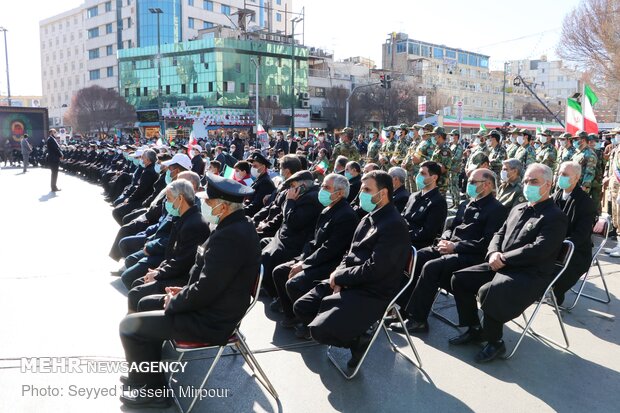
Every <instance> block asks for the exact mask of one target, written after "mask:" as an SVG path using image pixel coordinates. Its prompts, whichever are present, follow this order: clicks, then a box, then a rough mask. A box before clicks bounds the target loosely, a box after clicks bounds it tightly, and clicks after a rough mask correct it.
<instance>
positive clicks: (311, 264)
mask: <svg viewBox="0 0 620 413" xmlns="http://www.w3.org/2000/svg"><path fill="white" fill-rule="evenodd" d="M348 191H349V181H348V180H347V179H346V178H345V177H343V176H342V175H338V174H329V175H327V176H326V177H325V179H324V180H323V183H322V184H321V190H320V191H319V202H320V203H321V204H322V205H323V206H324V207H325V209H323V212H321V215H320V216H319V219H318V221H317V223H316V228H315V232H314V238H313V239H312V240H311V241H310V242H308V243H306V245H305V246H304V250H303V253H302V254H301V256H300V257H296V259H295V260H292V261H289V262H286V263H284V264H280V265H278V266H277V267H276V268H275V269H274V270H273V282H274V284H275V286H276V290H277V292H278V297H279V298H280V303H281V305H282V309H283V311H284V316H285V320H284V321H282V323H281V325H282V326H283V327H285V328H292V327H293V326H296V324H297V323H298V320H297V319H296V317H295V314H294V313H293V303H294V302H295V301H297V300H298V299H299V298H300V297H301V296H302V295H304V294H306V293H307V292H308V291H310V290H311V289H312V288H314V286H315V285H316V282H315V281H320V280H325V279H327V278H328V277H329V274H331V272H332V271H333V270H334V269H335V268H336V267H337V266H338V264H339V263H340V261H341V260H342V257H343V256H344V254H345V252H346V251H347V250H348V249H349V247H350V245H351V239H352V238H353V232H354V231H355V228H356V227H357V224H358V222H359V218H358V217H357V214H356V213H355V211H353V208H351V206H350V205H349V203H348V202H347V195H348ZM296 330H297V331H298V334H299V335H301V336H302V337H305V336H306V334H305V333H306V328H305V326H300V327H296Z"/></svg>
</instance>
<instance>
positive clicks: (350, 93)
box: [344, 82, 382, 127]
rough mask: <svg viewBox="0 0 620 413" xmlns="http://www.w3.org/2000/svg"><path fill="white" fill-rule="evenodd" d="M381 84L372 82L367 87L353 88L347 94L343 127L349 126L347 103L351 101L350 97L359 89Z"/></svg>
mask: <svg viewBox="0 0 620 413" xmlns="http://www.w3.org/2000/svg"><path fill="white" fill-rule="evenodd" d="M381 83H382V82H374V83H368V84H367V85H359V86H355V87H354V88H353V89H352V90H351V91H350V92H349V96H347V100H346V106H345V108H346V111H345V120H344V126H345V127H348V126H349V101H350V100H351V97H352V96H353V94H354V93H355V91H356V90H357V89H361V88H363V87H369V86H374V85H380V84H381Z"/></svg>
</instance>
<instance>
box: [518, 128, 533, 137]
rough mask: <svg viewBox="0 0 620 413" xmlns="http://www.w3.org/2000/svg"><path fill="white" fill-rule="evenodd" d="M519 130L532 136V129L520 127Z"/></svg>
mask: <svg viewBox="0 0 620 413" xmlns="http://www.w3.org/2000/svg"><path fill="white" fill-rule="evenodd" d="M519 132H520V133H522V134H523V135H527V136H529V137H530V138H531V137H532V131H531V130H529V129H527V128H523V129H520V130H519Z"/></svg>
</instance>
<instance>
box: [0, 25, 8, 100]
mask: <svg viewBox="0 0 620 413" xmlns="http://www.w3.org/2000/svg"><path fill="white" fill-rule="evenodd" d="M0 31H1V32H4V58H5V60H6V89H7V95H8V99H7V100H8V104H9V106H11V81H10V79H9V51H8V49H7V46H6V32H7V29H5V28H4V27H0Z"/></svg>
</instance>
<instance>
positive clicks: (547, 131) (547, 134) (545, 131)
mask: <svg viewBox="0 0 620 413" xmlns="http://www.w3.org/2000/svg"><path fill="white" fill-rule="evenodd" d="M540 134H541V135H543V136H549V137H551V136H552V133H551V130H550V129H545V130H544V131H542V132H540Z"/></svg>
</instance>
